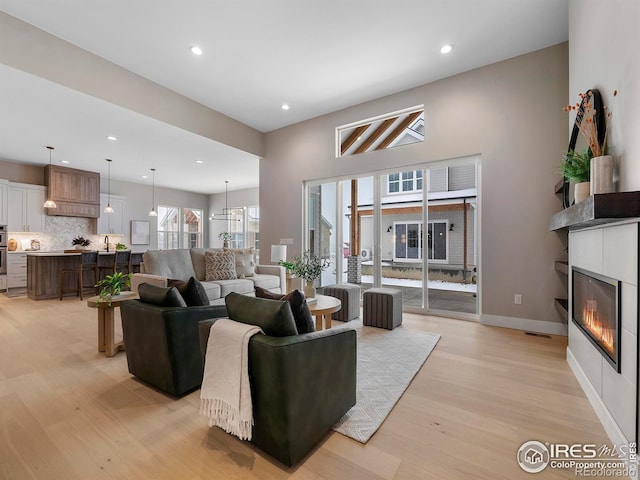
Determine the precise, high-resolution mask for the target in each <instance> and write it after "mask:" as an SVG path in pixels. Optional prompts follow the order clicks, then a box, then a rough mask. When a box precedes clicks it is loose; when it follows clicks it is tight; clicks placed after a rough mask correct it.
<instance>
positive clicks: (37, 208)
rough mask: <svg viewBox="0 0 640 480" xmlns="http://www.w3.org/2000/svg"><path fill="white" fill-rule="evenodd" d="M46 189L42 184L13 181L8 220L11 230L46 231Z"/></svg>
mask: <svg viewBox="0 0 640 480" xmlns="http://www.w3.org/2000/svg"><path fill="white" fill-rule="evenodd" d="M45 196H46V189H45V187H43V186H41V185H29V184H26V183H11V182H9V188H8V207H9V211H8V214H7V220H8V224H9V231H10V232H40V233H42V232H44V224H45V220H44V219H45V212H44V207H43V204H44V201H45Z"/></svg>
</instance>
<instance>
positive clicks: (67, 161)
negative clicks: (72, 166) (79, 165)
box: [60, 160, 69, 164]
mask: <svg viewBox="0 0 640 480" xmlns="http://www.w3.org/2000/svg"><path fill="white" fill-rule="evenodd" d="M60 163H65V164H66V163H69V160H60Z"/></svg>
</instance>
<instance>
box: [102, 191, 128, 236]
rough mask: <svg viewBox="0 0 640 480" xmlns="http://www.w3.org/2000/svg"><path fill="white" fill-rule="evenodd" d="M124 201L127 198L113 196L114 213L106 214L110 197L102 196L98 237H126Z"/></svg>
mask: <svg viewBox="0 0 640 480" xmlns="http://www.w3.org/2000/svg"><path fill="white" fill-rule="evenodd" d="M124 200H125V197H120V196H117V195H111V208H113V213H104V209H105V207H106V206H107V204H108V203H109V195H107V194H106V193H101V194H100V218H98V231H97V232H96V233H98V235H114V234H118V235H124Z"/></svg>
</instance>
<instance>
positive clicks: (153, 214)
mask: <svg viewBox="0 0 640 480" xmlns="http://www.w3.org/2000/svg"><path fill="white" fill-rule="evenodd" d="M151 175H152V176H151V178H152V180H151V181H152V187H151V188H152V194H151V195H152V201H151V210H149V216H150V217H157V216H158V212H156V169H155V168H152V169H151Z"/></svg>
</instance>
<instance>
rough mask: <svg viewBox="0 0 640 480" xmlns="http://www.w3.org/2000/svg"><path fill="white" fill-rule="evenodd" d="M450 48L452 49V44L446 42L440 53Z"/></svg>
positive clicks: (444, 52) (447, 51)
mask: <svg viewBox="0 0 640 480" xmlns="http://www.w3.org/2000/svg"><path fill="white" fill-rule="evenodd" d="M451 50H453V45H451V44H450V43H447V44H446V45H444V46H443V47H442V48H441V49H440V53H442V54H446V53H449V52H451Z"/></svg>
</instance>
